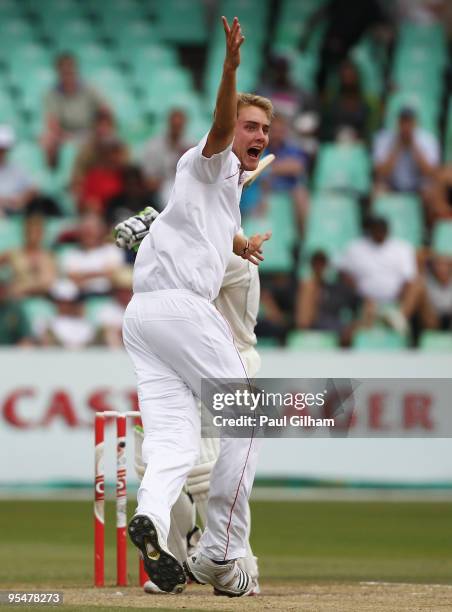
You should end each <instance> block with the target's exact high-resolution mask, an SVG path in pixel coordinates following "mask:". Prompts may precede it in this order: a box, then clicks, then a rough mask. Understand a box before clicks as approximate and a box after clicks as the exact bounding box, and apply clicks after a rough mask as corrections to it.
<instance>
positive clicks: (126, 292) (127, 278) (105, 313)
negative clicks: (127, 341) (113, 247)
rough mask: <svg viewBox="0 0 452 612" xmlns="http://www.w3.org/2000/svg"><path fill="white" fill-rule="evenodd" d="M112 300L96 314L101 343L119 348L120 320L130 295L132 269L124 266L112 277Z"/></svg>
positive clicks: (120, 335) (120, 341)
mask: <svg viewBox="0 0 452 612" xmlns="http://www.w3.org/2000/svg"><path fill="white" fill-rule="evenodd" d="M112 283H113V298H114V302H112V303H111V304H107V305H105V306H104V307H103V308H102V309H101V310H100V311H99V314H98V319H97V320H98V324H99V330H100V337H101V341H102V343H103V344H106V345H107V346H109V347H111V348H119V347H122V346H123V343H122V321H123V318H124V312H125V310H126V306H127V304H128V303H129V302H130V298H131V297H132V269H131V268H130V267H124V268H121V269H120V270H118V271H117V272H116V273H115V274H114V275H113V277H112Z"/></svg>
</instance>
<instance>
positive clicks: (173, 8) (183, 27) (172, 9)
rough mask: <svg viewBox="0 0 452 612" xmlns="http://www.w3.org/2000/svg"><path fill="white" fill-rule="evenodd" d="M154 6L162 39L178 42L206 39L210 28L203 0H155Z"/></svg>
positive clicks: (201, 41) (200, 41)
mask: <svg viewBox="0 0 452 612" xmlns="http://www.w3.org/2000/svg"><path fill="white" fill-rule="evenodd" d="M153 8H154V18H155V26H156V29H157V30H158V31H159V35H160V37H161V40H164V41H167V42H172V43H176V44H202V43H204V42H205V41H206V39H207V34H208V29H207V27H206V26H207V24H206V18H205V17H206V16H205V6H204V2H203V0H165V1H164V2H155V3H154V5H153ZM175 16H176V18H175Z"/></svg>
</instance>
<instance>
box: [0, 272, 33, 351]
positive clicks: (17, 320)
mask: <svg viewBox="0 0 452 612" xmlns="http://www.w3.org/2000/svg"><path fill="white" fill-rule="evenodd" d="M31 344H32V334H31V328H30V323H29V321H28V319H27V317H26V315H25V312H24V311H23V309H22V305H21V303H20V302H17V301H16V300H14V299H12V298H11V295H10V290H9V282H8V280H7V279H6V278H5V277H0V345H19V346H30V345H31Z"/></svg>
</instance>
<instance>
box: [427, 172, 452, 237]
mask: <svg viewBox="0 0 452 612" xmlns="http://www.w3.org/2000/svg"><path fill="white" fill-rule="evenodd" d="M427 205H428V207H427V213H428V219H429V222H430V224H431V225H433V224H434V223H435V222H436V221H438V220H439V219H452V164H450V163H449V164H446V165H445V166H443V167H442V168H440V170H439V171H438V173H437V175H436V180H435V181H434V182H433V184H432V189H431V191H430V198H428V200H427Z"/></svg>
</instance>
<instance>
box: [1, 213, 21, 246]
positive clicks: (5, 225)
mask: <svg viewBox="0 0 452 612" xmlns="http://www.w3.org/2000/svg"><path fill="white" fill-rule="evenodd" d="M22 240H23V217H22V216H21V215H15V216H14V217H2V218H0V252H5V251H9V250H11V249H17V248H19V247H20V246H22Z"/></svg>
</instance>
